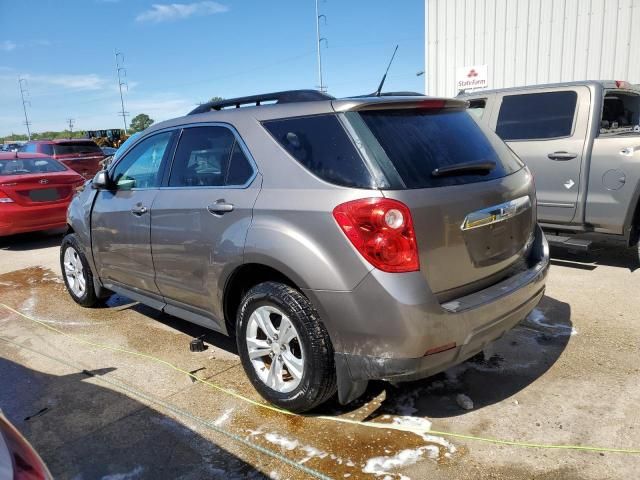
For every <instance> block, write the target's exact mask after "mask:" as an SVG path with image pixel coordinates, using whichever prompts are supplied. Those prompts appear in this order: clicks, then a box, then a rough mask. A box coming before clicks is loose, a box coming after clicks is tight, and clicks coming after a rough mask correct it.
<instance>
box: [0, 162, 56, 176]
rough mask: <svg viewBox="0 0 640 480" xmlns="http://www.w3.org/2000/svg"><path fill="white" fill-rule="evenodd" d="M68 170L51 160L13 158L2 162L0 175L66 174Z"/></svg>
mask: <svg viewBox="0 0 640 480" xmlns="http://www.w3.org/2000/svg"><path fill="white" fill-rule="evenodd" d="M65 170H66V168H65V167H64V166H62V165H61V164H60V163H58V162H56V161H55V160H53V159H51V158H12V159H8V160H0V175H24V174H29V173H52V172H64V171H65Z"/></svg>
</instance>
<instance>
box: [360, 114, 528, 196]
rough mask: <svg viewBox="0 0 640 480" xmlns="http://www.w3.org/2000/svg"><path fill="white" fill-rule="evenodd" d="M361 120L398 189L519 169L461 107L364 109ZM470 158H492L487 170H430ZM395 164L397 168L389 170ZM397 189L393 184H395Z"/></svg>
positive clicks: (488, 177)
mask: <svg viewBox="0 0 640 480" xmlns="http://www.w3.org/2000/svg"><path fill="white" fill-rule="evenodd" d="M360 116H361V118H362V119H363V120H364V122H365V124H366V125H367V126H368V127H369V129H370V130H371V132H372V133H373V135H374V137H375V138H376V140H377V141H378V143H379V144H380V146H381V147H382V149H383V150H384V152H385V153H386V155H387V157H388V158H389V162H386V161H385V162H380V161H379V163H380V165H381V168H382V169H383V170H386V171H385V174H386V176H387V178H389V179H393V178H394V177H396V178H397V177H398V176H399V177H400V179H401V181H402V183H403V184H404V185H401V186H400V187H401V188H429V187H442V186H447V185H461V184H465V183H474V182H482V181H486V180H493V179H496V178H501V177H504V176H506V175H509V174H511V173H513V172H515V171H517V170H520V168H522V163H521V162H520V161H519V160H518V159H517V158H516V157H515V155H513V154H512V153H511V152H510V151H509V150H508V149H507V148H506V147H505V146H504V144H503V143H502V142H500V140H499V139H497V138H496V139H495V140H494V141H493V142H492V141H491V140H490V139H489V138H488V136H487V135H492V134H491V133H488V134H485V132H484V131H483V130H482V129H481V128H480V127H479V126H478V124H477V123H476V122H475V121H474V120H473V119H472V118H471V116H470V115H469V114H468V113H467V112H465V111H463V110H416V109H411V110H408V109H403V110H365V111H362V112H360ZM469 162H474V163H475V162H494V163H495V164H496V166H495V168H494V169H493V170H491V171H490V172H489V173H487V174H484V175H482V174H478V173H468V172H467V173H464V174H463V173H461V174H457V175H451V176H442V177H437V176H434V175H433V171H434V170H435V169H437V168H442V167H446V166H450V165H455V164H461V163H469ZM390 168H392V169H393V168H394V169H395V172H389V171H388V170H389V169H390ZM394 188H397V187H394Z"/></svg>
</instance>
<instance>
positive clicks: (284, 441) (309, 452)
mask: <svg viewBox="0 0 640 480" xmlns="http://www.w3.org/2000/svg"><path fill="white" fill-rule="evenodd" d="M251 434H252V435H260V434H262V432H260V431H252V433H251ZM264 438H265V439H266V440H267V441H268V442H270V443H273V444H275V445H278V446H279V447H282V448H283V449H285V450H287V451H293V450H296V451H300V452H302V453H304V457H302V459H300V460H298V463H300V464H304V463H307V462H308V461H310V460H312V459H314V458H320V459H323V458H327V457H328V458H330V459H331V460H333V461H334V462H336V463H337V464H338V465H346V466H347V467H355V463H353V462H352V461H351V460H349V459H344V458H341V457H338V456H337V455H334V454H329V453H328V452H325V451H324V450H320V449H318V448H316V447H312V446H311V445H303V444H301V443H300V442H299V441H298V440H293V439H291V438H287V437H284V436H282V435H279V434H277V433H267V434H265V435H264Z"/></svg>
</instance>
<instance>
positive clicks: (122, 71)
mask: <svg viewBox="0 0 640 480" xmlns="http://www.w3.org/2000/svg"><path fill="white" fill-rule="evenodd" d="M114 54H115V57H116V73H117V75H118V89H119V90H120V105H121V106H122V110H121V111H120V113H119V115H120V116H122V123H123V124H124V132H125V133H127V114H128V113H129V112H125V110H124V97H123V96H122V86H123V85H124V86H125V87H126V88H127V92H128V91H129V84H128V83H127V82H126V81H122V76H124V77H125V78H126V76H127V69H126V68H124V67H123V66H122V65H123V64H124V55H123V54H122V52H119V51H118V50H117V49H116V50H114ZM120 62H122V63H120Z"/></svg>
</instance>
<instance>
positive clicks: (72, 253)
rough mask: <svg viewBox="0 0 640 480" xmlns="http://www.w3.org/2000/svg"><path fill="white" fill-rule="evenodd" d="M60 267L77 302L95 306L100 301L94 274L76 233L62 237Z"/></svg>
mask: <svg viewBox="0 0 640 480" xmlns="http://www.w3.org/2000/svg"><path fill="white" fill-rule="evenodd" d="M60 269H61V270H62V278H63V279H64V284H65V285H66V287H67V291H68V292H69V295H71V298H73V300H74V301H75V302H76V303H78V304H80V305H82V306H83V307H93V306H95V305H96V304H97V303H98V297H97V295H96V291H95V290H94V288H93V275H92V273H91V269H90V268H89V264H88V263H87V259H86V258H85V256H84V253H82V249H81V248H80V246H79V244H78V239H77V238H76V235H75V233H70V234H68V235H66V236H65V237H64V238H63V239H62V245H61V246H60Z"/></svg>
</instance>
